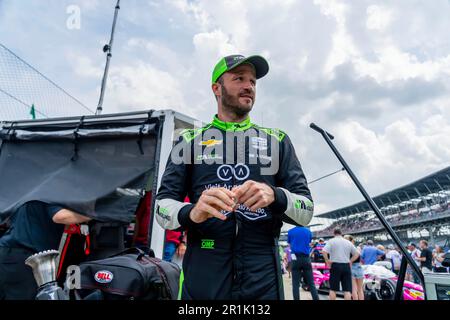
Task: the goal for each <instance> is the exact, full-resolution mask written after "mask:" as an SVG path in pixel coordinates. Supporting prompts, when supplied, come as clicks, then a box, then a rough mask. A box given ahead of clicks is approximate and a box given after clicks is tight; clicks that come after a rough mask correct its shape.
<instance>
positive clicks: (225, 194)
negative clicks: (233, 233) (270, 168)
mask: <svg viewBox="0 0 450 320" xmlns="http://www.w3.org/2000/svg"><path fill="white" fill-rule="evenodd" d="M274 201H275V194H274V192H273V190H272V188H271V187H269V186H268V185H267V184H264V183H259V182H255V181H252V180H249V181H246V182H245V183H244V184H242V185H240V186H237V187H234V188H233V189H232V190H231V191H230V190H228V189H227V188H211V189H208V190H205V191H203V193H202V195H201V197H200V198H199V199H198V202H197V204H196V205H195V207H194V208H193V209H192V210H191V212H190V215H189V216H190V218H191V220H192V221H194V222H195V223H201V222H204V221H206V220H207V219H209V218H213V217H216V218H218V219H221V220H225V219H226V216H225V215H224V214H222V213H220V210H225V211H234V209H235V208H236V207H237V205H238V204H239V203H241V204H243V205H245V206H246V207H248V208H249V209H250V210H251V211H256V210H258V209H260V208H264V207H267V206H268V205H270V204H271V203H272V202H274Z"/></svg>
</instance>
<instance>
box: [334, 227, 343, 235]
mask: <svg viewBox="0 0 450 320" xmlns="http://www.w3.org/2000/svg"><path fill="white" fill-rule="evenodd" d="M333 234H334V235H335V236H337V235H341V236H342V231H341V229H339V228H336V229H334V232H333Z"/></svg>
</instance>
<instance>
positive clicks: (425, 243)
mask: <svg viewBox="0 0 450 320" xmlns="http://www.w3.org/2000/svg"><path fill="white" fill-rule="evenodd" d="M420 242H422V243H423V244H424V245H425V246H427V247H428V241H427V240H420Z"/></svg>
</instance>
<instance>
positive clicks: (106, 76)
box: [95, 0, 120, 115]
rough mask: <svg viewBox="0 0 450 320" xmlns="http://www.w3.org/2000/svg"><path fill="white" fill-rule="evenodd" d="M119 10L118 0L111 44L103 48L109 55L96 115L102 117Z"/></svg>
mask: <svg viewBox="0 0 450 320" xmlns="http://www.w3.org/2000/svg"><path fill="white" fill-rule="evenodd" d="M119 10H120V0H117V4H116V8H115V11H114V20H113V25H112V30H111V38H110V39H109V44H106V45H105V46H104V47H103V52H105V53H107V54H106V66H105V72H104V74H103V79H102V87H101V89H100V99H99V101H98V106H97V110H96V111H95V114H96V115H100V114H101V113H102V110H103V98H104V96H105V90H106V81H107V79H108V71H109V62H110V60H111V57H112V54H111V52H112V45H113V42H114V32H115V30H116V22H117V16H118V14H119Z"/></svg>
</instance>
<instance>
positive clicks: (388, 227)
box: [310, 123, 425, 294]
mask: <svg viewBox="0 0 450 320" xmlns="http://www.w3.org/2000/svg"><path fill="white" fill-rule="evenodd" d="M310 127H311V128H312V129H313V130H315V131H317V132H319V133H320V134H322V136H323V138H324V139H325V141H326V142H327V144H328V145H329V147H330V148H331V150H332V151H333V152H334V154H335V155H336V157H337V158H338V159H339V161H340V162H341V164H342V166H343V167H344V168H345V170H346V171H347V173H348V174H349V176H350V178H351V179H352V180H353V182H354V183H355V185H356V187H357V188H358V189H359V191H360V192H361V194H362V195H363V196H364V198H365V199H366V201H367V202H368V203H369V205H370V207H371V208H372V210H373V211H374V212H375V214H376V215H377V217H378V219H380V222H381V224H382V225H383V227H384V228H385V229H386V230H387V232H388V233H389V235H390V236H391V238H392V240H394V241H395V243H396V244H397V246H398V247H399V248H400V250H401V252H402V254H403V257H404V258H406V260H407V261H408V263H409V264H410V266H411V268H413V269H414V271H416V273H417V275H418V276H419V278H420V281H421V283H422V287H423V290H424V294H425V281H424V277H423V274H422V272H421V271H420V268H419V266H418V265H417V264H416V263H415V262H414V260H413V258H412V257H411V256H410V254H409V253H408V251H406V249H405V247H404V246H403V244H402V241H401V240H400V238H399V237H398V236H397V234H396V233H395V231H394V229H392V227H391V225H390V224H389V223H388V222H387V221H386V219H385V218H384V216H383V214H382V213H381V211H380V209H378V207H377V205H376V204H375V202H374V201H373V200H372V198H371V197H370V196H369V194H368V193H367V192H366V190H365V189H364V187H363V186H362V185H361V183H360V182H359V180H358V178H357V177H356V176H355V174H354V173H353V171H352V170H351V169H350V167H349V166H348V165H347V162H345V160H344V158H343V157H342V156H341V154H340V153H339V151H338V150H337V149H336V147H335V146H334V145H333V143H332V142H331V139H334V136H333V135H331V134H330V133H328V132H326V131H325V130H323V129H322V128H320V127H318V126H317V125H315V124H314V123H311V124H310Z"/></svg>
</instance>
